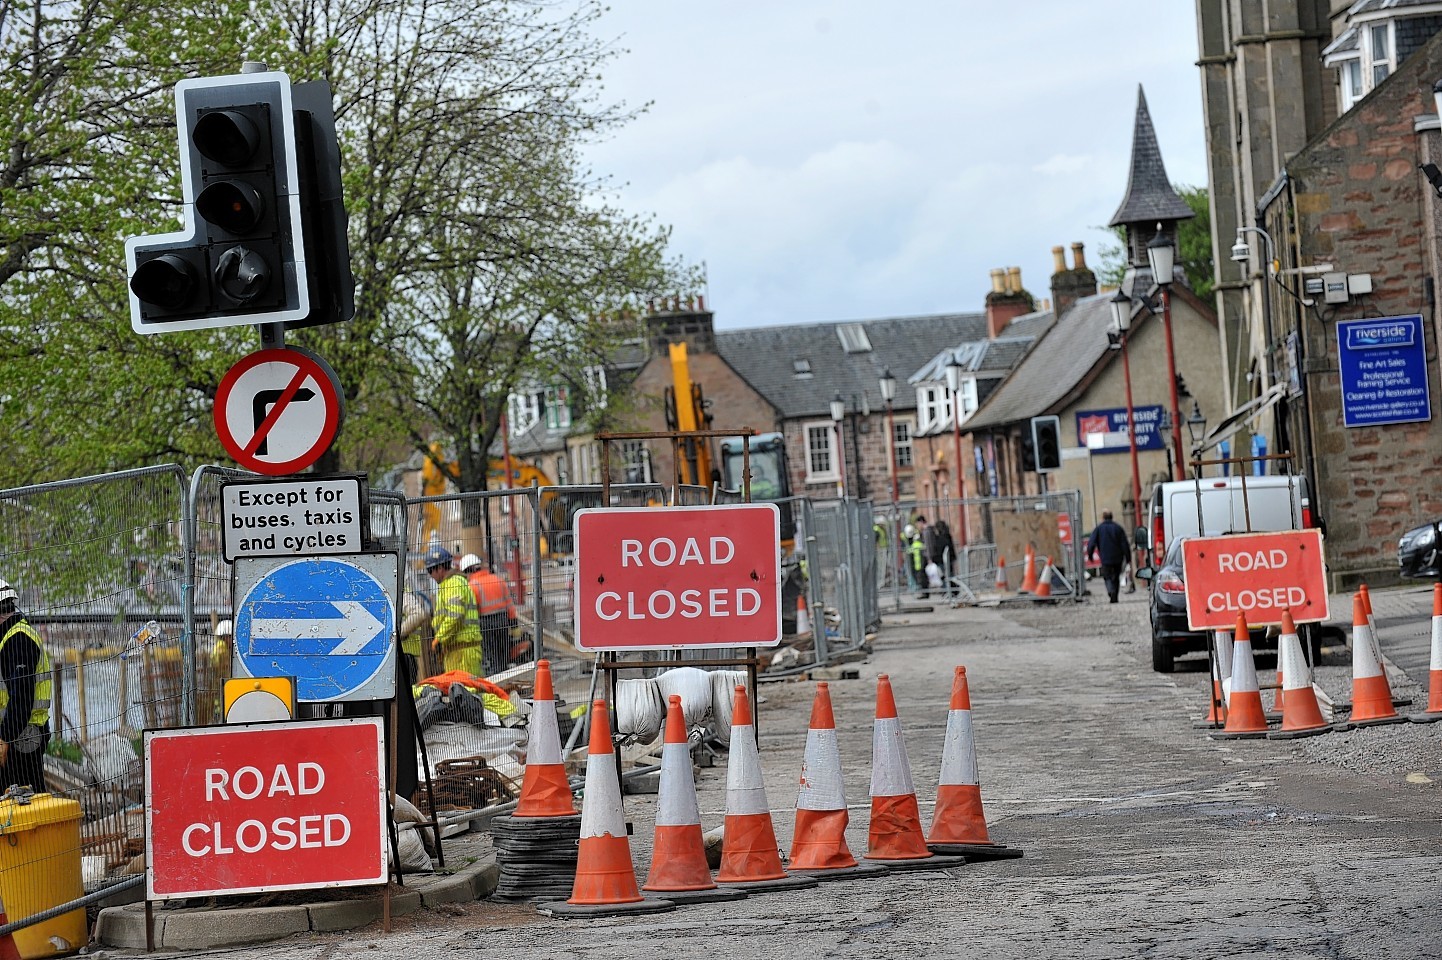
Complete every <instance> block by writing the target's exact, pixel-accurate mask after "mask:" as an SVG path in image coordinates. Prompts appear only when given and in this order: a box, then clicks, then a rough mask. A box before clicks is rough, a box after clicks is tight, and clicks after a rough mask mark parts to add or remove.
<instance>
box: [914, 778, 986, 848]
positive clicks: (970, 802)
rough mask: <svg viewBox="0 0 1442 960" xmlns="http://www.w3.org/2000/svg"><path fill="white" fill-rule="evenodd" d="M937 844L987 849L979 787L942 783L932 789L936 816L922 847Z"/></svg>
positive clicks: (984, 817)
mask: <svg viewBox="0 0 1442 960" xmlns="http://www.w3.org/2000/svg"><path fill="white" fill-rule="evenodd" d="M938 843H949V844H956V843H964V844H983V845H986V846H991V837H990V836H989V835H988V834H987V831H986V815H985V814H984V813H983V812H982V809H981V787H979V786H977V785H976V784H974V783H971V784H947V783H943V784H940V785H939V786H938V787H937V788H936V813H935V814H934V815H933V818H932V821H931V833H930V834H928V835H927V838H926V844H927V846H933V845H935V844H938Z"/></svg>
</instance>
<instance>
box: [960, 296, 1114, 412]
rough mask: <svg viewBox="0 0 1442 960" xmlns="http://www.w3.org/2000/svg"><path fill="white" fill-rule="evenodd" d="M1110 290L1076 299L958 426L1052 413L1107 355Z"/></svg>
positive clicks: (1062, 404)
mask: <svg viewBox="0 0 1442 960" xmlns="http://www.w3.org/2000/svg"><path fill="white" fill-rule="evenodd" d="M1115 295H1116V294H1115V291H1108V292H1106V293H1099V294H1096V295H1095V296H1091V297H1083V298H1082V299H1080V300H1078V301H1077V302H1076V303H1075V304H1074V305H1073V306H1072V308H1071V309H1070V310H1068V311H1067V312H1066V313H1064V314H1062V316H1061V318H1060V319H1058V320H1057V321H1056V322H1055V323H1054V324H1052V326H1051V327H1050V328H1049V329H1048V330H1047V331H1046V333H1044V334H1043V335H1042V336H1041V338H1040V339H1038V340H1037V342H1036V344H1035V345H1034V346H1033V347H1032V348H1031V351H1030V352H1029V353H1028V354H1027V355H1026V356H1025V357H1024V358H1023V359H1022V361H1021V363H1020V364H1019V365H1018V366H1017V368H1016V369H1015V370H1013V371H1012V372H1011V376H1009V377H1008V378H1007V379H1006V380H1005V381H1003V382H1002V384H1001V386H999V387H997V389H996V390H995V391H994V392H993V393H992V395H991V396H990V397H989V398H988V399H986V400H984V401H982V403H981V407H980V409H978V410H977V411H976V412H975V413H973V414H972V415H971V417H970V418H968V419H967V420H966V421H965V422H964V423H963V424H962V425H961V429H962V430H963V431H966V432H970V431H973V430H979V429H983V428H987V427H1003V426H1006V425H1007V424H1011V423H1018V422H1020V421H1022V420H1029V419H1031V418H1032V417H1037V416H1041V415H1042V414H1046V413H1054V412H1055V411H1057V410H1058V409H1060V408H1061V407H1063V406H1064V405H1065V402H1066V401H1067V399H1068V397H1069V396H1071V394H1072V393H1073V392H1074V391H1075V390H1076V389H1077V386H1078V385H1079V384H1080V383H1081V381H1082V380H1083V379H1084V378H1085V377H1086V376H1087V374H1088V373H1090V372H1091V370H1092V369H1093V368H1094V367H1095V366H1096V365H1097V362H1098V361H1099V360H1101V359H1102V356H1103V354H1105V353H1106V352H1107V328H1108V327H1109V326H1111V322H1112V309H1111V303H1110V301H1111V298H1112V297H1113V296H1115Z"/></svg>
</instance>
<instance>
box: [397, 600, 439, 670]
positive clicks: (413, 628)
mask: <svg viewBox="0 0 1442 960" xmlns="http://www.w3.org/2000/svg"><path fill="white" fill-rule="evenodd" d="M430 627H431V598H430V597H428V596H426V595H425V594H423V593H421V592H420V590H419V589H418V588H417V587H415V586H413V585H411V584H410V583H409V582H408V583H407V584H406V588H405V592H404V593H402V594H401V625H400V630H399V633H400V637H401V653H402V654H403V655H404V660H405V664H406V671H407V673H406V677H407V679H408V680H409V682H410V683H412V684H416V683H419V682H420V681H421V680H423V679H424V678H425V677H427V676H428V675H430V673H431V672H432V671H431V670H429V669H428V665H427V663H426V657H425V656H424V652H425V647H424V644H425V642H426V640H428V639H430V636H431V630H430Z"/></svg>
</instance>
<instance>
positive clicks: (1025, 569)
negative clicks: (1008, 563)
mask: <svg viewBox="0 0 1442 960" xmlns="http://www.w3.org/2000/svg"><path fill="white" fill-rule="evenodd" d="M1035 589H1036V551H1035V550H1033V549H1032V546H1031V544H1027V547H1026V561H1025V563H1024V564H1023V566H1022V568H1021V587H1020V588H1019V589H1018V591H1017V592H1018V593H1031V592H1032V591H1034V590H1035Z"/></svg>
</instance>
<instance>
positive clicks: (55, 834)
mask: <svg viewBox="0 0 1442 960" xmlns="http://www.w3.org/2000/svg"><path fill="white" fill-rule="evenodd" d="M84 892H85V890H84V886H83V884H82V882H81V878H80V804H78V803H76V802H75V801H74V800H66V799H64V798H62V797H52V796H51V795H50V794H48V793H38V794H36V795H35V796H34V797H33V798H32V799H31V801H30V802H29V803H28V804H20V803H16V802H15V801H14V800H3V801H0V898H3V899H4V902H5V915H6V917H7V918H8V919H9V920H23V919H24V918H26V917H29V916H33V915H35V914H37V913H40V912H41V911H42V910H48V909H50V908H51V907H55V906H59V905H60V904H62V903H68V902H69V901H71V900H74V899H76V898H78V897H80V896H82V895H83V894H84ZM52 938H54V939H52ZM88 940H89V935H88V933H87V930H86V926H85V909H84V908H83V907H82V908H80V909H78V910H71V911H70V912H69V913H63V914H61V915H60V916H58V917H52V918H51V919H49V920H45V921H42V922H40V923H37V924H34V925H33V926H29V927H26V928H24V929H23V930H17V931H16V932H15V946H16V947H17V948H18V949H19V950H20V956H21V957H23V958H25V960H33V958H36V957H53V956H55V955H56V954H59V953H70V952H73V951H75V950H79V949H80V948H81V947H83V946H85V944H86V942H87V941H88Z"/></svg>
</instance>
